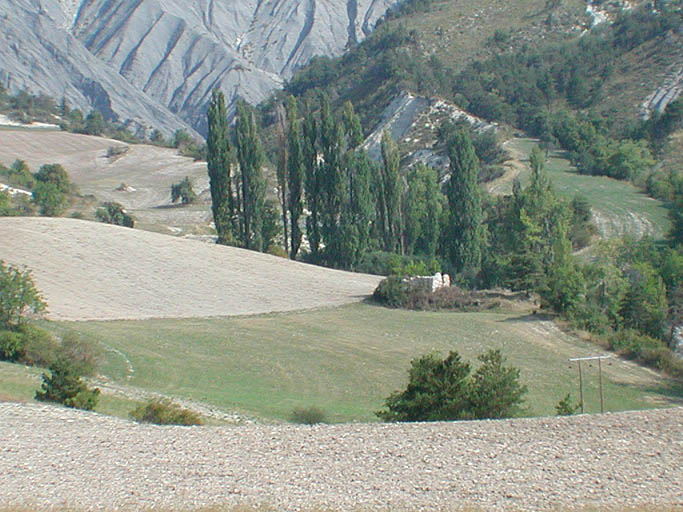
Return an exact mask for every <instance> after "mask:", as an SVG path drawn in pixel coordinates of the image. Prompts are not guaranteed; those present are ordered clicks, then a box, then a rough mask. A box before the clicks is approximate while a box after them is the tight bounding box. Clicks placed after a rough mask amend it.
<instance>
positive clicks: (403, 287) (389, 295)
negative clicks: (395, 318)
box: [372, 276, 408, 308]
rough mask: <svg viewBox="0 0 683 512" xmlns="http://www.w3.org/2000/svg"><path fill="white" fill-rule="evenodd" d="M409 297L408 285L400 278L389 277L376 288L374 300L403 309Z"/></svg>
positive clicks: (373, 295)
mask: <svg viewBox="0 0 683 512" xmlns="http://www.w3.org/2000/svg"><path fill="white" fill-rule="evenodd" d="M407 297H408V284H407V283H404V282H403V278H402V277H400V276H389V277H387V278H385V279H382V281H380V283H379V284H378V285H377V288H375V291H374V292H373V294H372V298H373V299H375V300H376V301H377V302H379V303H381V304H384V305H386V306H390V307H393V308H398V307H401V306H402V305H403V304H404V303H405V302H406V299H407Z"/></svg>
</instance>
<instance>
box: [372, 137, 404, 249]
mask: <svg viewBox="0 0 683 512" xmlns="http://www.w3.org/2000/svg"><path fill="white" fill-rule="evenodd" d="M379 186H380V187H379V189H380V197H379V201H378V217H379V224H380V231H381V234H382V240H383V242H384V250H385V251H387V252H400V253H401V254H403V252H404V251H403V229H402V228H403V219H402V212H401V198H402V196H403V181H402V179H401V174H400V172H399V154H398V147H397V146H396V143H395V142H394V140H393V139H392V138H391V135H389V132H387V131H385V132H384V133H383V134H382V167H381V180H380V183H379Z"/></svg>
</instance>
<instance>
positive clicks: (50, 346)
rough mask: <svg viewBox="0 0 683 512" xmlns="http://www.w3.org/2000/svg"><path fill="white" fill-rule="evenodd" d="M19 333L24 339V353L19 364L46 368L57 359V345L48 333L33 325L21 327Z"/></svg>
mask: <svg viewBox="0 0 683 512" xmlns="http://www.w3.org/2000/svg"><path fill="white" fill-rule="evenodd" d="M19 332H21V334H22V336H23V337H24V353H23V354H22V356H21V357H20V358H19V362H21V363H23V364H25V365H28V366H40V367H44V368H47V367H48V366H50V364H51V363H52V362H53V361H54V360H55V359H56V358H57V352H58V349H59V345H58V343H57V342H56V341H55V339H54V338H53V337H52V335H51V334H50V333H49V332H47V331H46V330H44V329H40V328H39V327H35V326H33V325H22V326H21V328H20V329H19Z"/></svg>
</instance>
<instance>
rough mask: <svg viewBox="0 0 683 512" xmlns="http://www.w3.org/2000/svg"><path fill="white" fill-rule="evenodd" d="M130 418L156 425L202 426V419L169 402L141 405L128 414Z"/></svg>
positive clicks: (157, 400) (153, 402) (155, 401)
mask: <svg viewBox="0 0 683 512" xmlns="http://www.w3.org/2000/svg"><path fill="white" fill-rule="evenodd" d="M129 416H130V418H131V419H133V420H135V421H138V422H140V423H155V424H157V425H186V426H190V425H202V424H203V423H204V422H203V421H202V418H201V417H200V416H199V415H198V414H197V413H195V412H193V411H190V410H188V409H183V408H182V407H180V406H179V405H177V404H174V403H173V402H171V401H170V400H166V399H155V400H150V401H149V402H147V403H146V404H141V405H140V406H138V407H137V408H135V409H134V410H132V411H131V412H130V414H129Z"/></svg>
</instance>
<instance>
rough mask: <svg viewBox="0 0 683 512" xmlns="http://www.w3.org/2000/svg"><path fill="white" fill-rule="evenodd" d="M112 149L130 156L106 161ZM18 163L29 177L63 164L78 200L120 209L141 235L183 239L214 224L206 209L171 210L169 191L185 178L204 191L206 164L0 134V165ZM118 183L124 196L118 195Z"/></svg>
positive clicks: (69, 137) (43, 134)
mask: <svg viewBox="0 0 683 512" xmlns="http://www.w3.org/2000/svg"><path fill="white" fill-rule="evenodd" d="M110 147H127V148H128V150H127V152H126V153H124V154H121V155H118V156H114V157H107V151H108V149H109V148H110ZM16 159H21V160H25V161H26V163H27V164H28V165H29V167H30V168H31V170H32V171H33V172H35V171H37V170H38V168H39V167H40V166H41V165H43V164H52V163H58V164H61V165H62V166H63V167H64V168H65V169H66V171H67V172H68V173H69V177H70V178H71V180H72V181H73V182H74V183H75V184H77V185H78V186H79V188H80V191H81V193H82V194H84V195H86V194H93V195H94V196H95V197H96V198H97V199H98V200H99V201H115V202H117V203H121V204H122V205H123V206H124V207H125V208H126V209H128V210H129V211H130V212H131V213H132V214H133V215H134V216H135V217H136V219H137V221H138V227H141V228H143V229H150V230H153V231H160V232H165V233H169V234H185V233H192V232H193V226H208V224H209V223H210V221H211V220H212V217H211V211H210V207H209V205H208V204H204V203H202V204H198V205H195V206H191V207H171V206H170V205H171V185H172V184H174V183H178V182H179V181H180V180H182V179H183V178H184V177H185V176H189V177H190V178H191V179H192V180H193V183H194V189H195V191H196V192H197V193H198V194H202V192H204V193H205V194H204V195H206V191H207V190H208V175H207V172H206V163H205V162H194V161H193V160H192V159H191V158H186V157H183V156H180V155H179V154H178V152H177V150H175V149H169V148H160V147H157V146H150V145H146V144H125V143H123V142H119V141H116V140H111V139H105V138H101V137H92V136H89V135H78V134H73V133H67V132H60V131H35V130H34V131H29V130H7V131H0V163H2V164H4V165H6V166H9V165H11V164H12V162H14V161H15V160H16ZM122 183H125V184H126V185H127V186H128V189H127V190H125V191H121V190H117V189H118V188H119V187H120V185H121V184H122Z"/></svg>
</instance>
